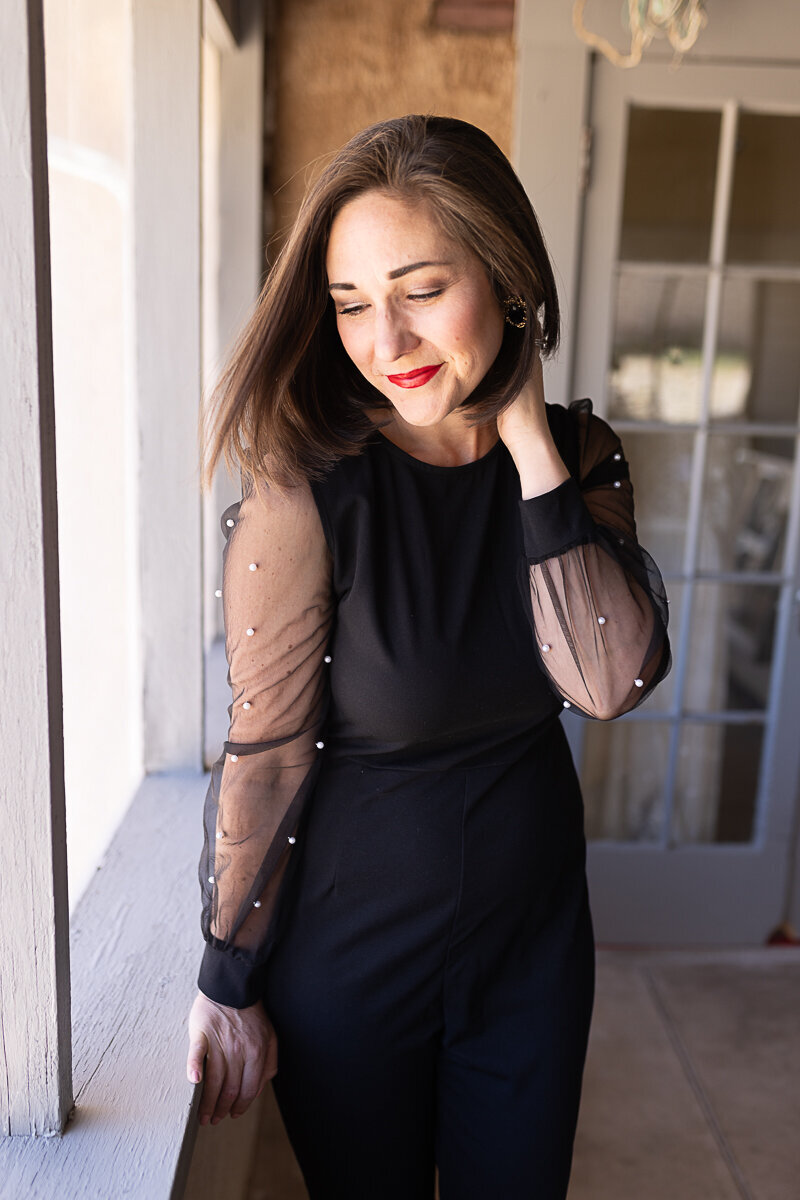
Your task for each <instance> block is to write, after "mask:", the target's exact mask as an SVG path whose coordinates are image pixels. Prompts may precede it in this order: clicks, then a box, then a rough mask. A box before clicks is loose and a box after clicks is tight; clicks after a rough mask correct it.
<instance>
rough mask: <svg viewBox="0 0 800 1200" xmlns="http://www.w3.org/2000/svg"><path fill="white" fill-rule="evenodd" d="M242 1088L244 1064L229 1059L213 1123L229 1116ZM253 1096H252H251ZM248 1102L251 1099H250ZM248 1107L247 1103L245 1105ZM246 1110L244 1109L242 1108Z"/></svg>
mask: <svg viewBox="0 0 800 1200" xmlns="http://www.w3.org/2000/svg"><path fill="white" fill-rule="evenodd" d="M241 1090H242V1065H241V1063H240V1062H237V1061H235V1060H234V1061H231V1060H228V1069H227V1071H226V1072H225V1076H224V1078H223V1081H222V1087H221V1088H220V1089H219V1093H218V1095H217V1102H216V1104H215V1106H214V1113H213V1116H212V1117H211V1124H212V1125H218V1124H219V1123H220V1121H221V1120H222V1119H223V1117H227V1115H228V1113H229V1112H230V1111H231V1108H232V1106H233V1105H234V1104H235V1103H236V1102H237V1100H238V1099H239V1095H240V1093H241ZM251 1098H252V1097H251ZM247 1103H248V1104H249V1103H250V1101H249V1100H248V1102H247ZM244 1107H245V1108H247V1104H245V1106H244ZM242 1111H244V1110H242Z"/></svg>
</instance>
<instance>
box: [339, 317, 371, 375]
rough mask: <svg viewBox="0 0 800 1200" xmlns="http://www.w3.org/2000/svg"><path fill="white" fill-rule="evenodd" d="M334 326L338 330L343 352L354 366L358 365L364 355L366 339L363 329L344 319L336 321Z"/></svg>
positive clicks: (362, 360) (363, 359)
mask: <svg viewBox="0 0 800 1200" xmlns="http://www.w3.org/2000/svg"><path fill="white" fill-rule="evenodd" d="M336 328H337V329H338V331H339V340H340V341H341V343H342V346H343V347H344V352H345V354H346V355H347V357H348V358H349V359H351V360H352V361H353V362H354V363H355V364H356V366H359V365H360V364H361V363H363V362H364V361H365V357H366V339H365V337H364V333H363V331H362V330H359V329H358V328H356V326H355V325H354V324H353V323H348V322H347V321H346V320H342V321H338V322H337V324H336Z"/></svg>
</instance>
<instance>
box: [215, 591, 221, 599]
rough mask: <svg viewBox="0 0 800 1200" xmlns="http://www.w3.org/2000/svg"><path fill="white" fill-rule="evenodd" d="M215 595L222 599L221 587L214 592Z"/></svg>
mask: <svg viewBox="0 0 800 1200" xmlns="http://www.w3.org/2000/svg"><path fill="white" fill-rule="evenodd" d="M214 595H215V596H216V597H217V599H218V600H219V599H220V597H221V596H222V590H221V589H220V588H217V590H216V591H215V592H214Z"/></svg>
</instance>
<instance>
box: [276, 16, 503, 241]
mask: <svg viewBox="0 0 800 1200" xmlns="http://www.w3.org/2000/svg"><path fill="white" fill-rule="evenodd" d="M430 10H431V3H430V0H404V2H403V3H398V0H370V3H368V4H365V3H364V2H363V0H281V2H280V4H279V9H278V14H277V29H276V39H277V45H276V47H275V50H276V53H275V54H274V56H273V61H274V62H275V64H276V69H277V79H276V81H275V83H276V92H277V94H276V105H277V128H276V135H275V143H274V155H273V169H272V180H271V182H272V187H273V192H274V194H275V229H276V231H277V232H280V231H281V230H285V228H286V227H287V226H288V225H289V224H291V221H292V219H293V217H294V214H295V212H296V211H297V204H298V203H299V200H300V198H301V196H302V194H303V190H304V186H305V183H306V181H307V179H309V178H311V177H312V175H313V165H312V166H311V170H310V172H309V170H308V167H309V164H313V162H314V160H315V159H317V158H318V157H319V156H321V155H326V154H329V153H330V152H331V151H333V150H336V149H337V148H338V147H339V146H341V145H342V144H343V143H344V142H345V141H347V139H348V138H349V137H351V136H352V135H353V134H354V133H355V132H356V131H357V130H359V129H361V128H363V126H365V125H369V124H371V123H372V122H373V121H380V120H385V119H386V118H388V117H396V116H402V115H403V114H404V113H409V112H433V113H438V114H440V115H446V116H455V117H460V118H461V119H462V120H465V121H471V122H472V123H473V124H475V125H478V126H480V128H481V129H484V130H486V132H487V133H488V134H489V135H490V136H491V137H493V138H494V139H495V141H496V142H497V143H498V145H499V146H500V147H501V149H502V150H504V151H505V152H506V153H509V152H510V149H511V126H512V104H513V96H514V66H515V56H514V45H513V38H512V35H511V34H509V33H473V32H451V31H449V30H442V29H437V28H434V27H433V25H432V22H431V19H430Z"/></svg>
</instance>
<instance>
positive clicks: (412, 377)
mask: <svg viewBox="0 0 800 1200" xmlns="http://www.w3.org/2000/svg"><path fill="white" fill-rule="evenodd" d="M442 366H444V363H437V364H436V366H434V367H417V369H416V371H406V372H405V374H404V375H387V376H386V378H387V379H388V380H389V382H390V383H396V384H397V386H398V387H401V388H414V387H422V385H423V383H429V382H430V381H431V379H433V377H434V375H435V374H436V372H437V371H438V370H439V368H440V367H442Z"/></svg>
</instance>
